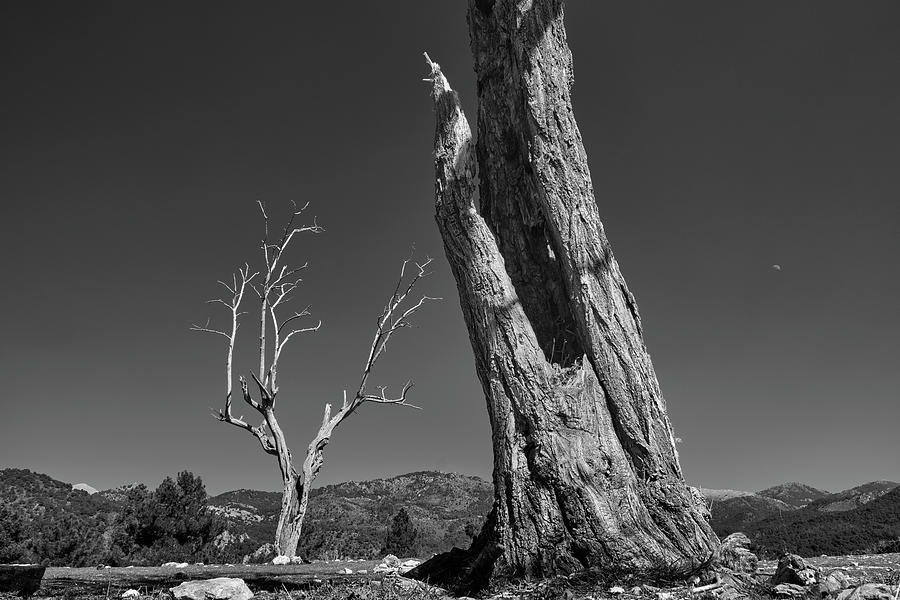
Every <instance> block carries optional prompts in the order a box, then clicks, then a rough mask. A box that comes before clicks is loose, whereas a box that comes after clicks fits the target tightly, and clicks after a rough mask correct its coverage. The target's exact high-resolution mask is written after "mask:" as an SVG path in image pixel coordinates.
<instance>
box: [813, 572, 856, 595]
mask: <svg viewBox="0 0 900 600" xmlns="http://www.w3.org/2000/svg"><path fill="white" fill-rule="evenodd" d="M848 587H850V577H849V576H848V575H847V574H846V573H845V572H843V571H832V572H831V573H829V574H828V575H827V576H826V577H825V578H823V579H822V580H821V581H819V595H820V596H822V597H825V596H837V595H838V594H839V593H840V592H841V591H842V590H844V589H847V588H848Z"/></svg>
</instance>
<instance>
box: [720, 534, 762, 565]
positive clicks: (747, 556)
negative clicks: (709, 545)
mask: <svg viewBox="0 0 900 600" xmlns="http://www.w3.org/2000/svg"><path fill="white" fill-rule="evenodd" d="M719 563H720V564H721V565H722V566H723V567H725V568H727V569H731V570H732V571H738V572H740V573H753V572H755V571H756V567H757V565H758V564H759V559H758V558H756V555H755V554H753V553H752V552H750V538H748V537H747V536H746V535H745V534H743V533H741V532H739V531H738V532H735V533H732V534H731V535H729V536H728V537H726V538H725V539H724V540H722V546H721V548H720V549H719Z"/></svg>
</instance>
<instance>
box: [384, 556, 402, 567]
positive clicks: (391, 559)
mask: <svg viewBox="0 0 900 600" xmlns="http://www.w3.org/2000/svg"><path fill="white" fill-rule="evenodd" d="M381 562H382V563H383V564H385V565H387V566H389V567H397V568H399V567H400V559H399V558H397V557H396V556H394V555H393V554H388V555H387V556H385V557H384V559H383V560H382V561H381Z"/></svg>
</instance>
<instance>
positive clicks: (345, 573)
mask: <svg viewBox="0 0 900 600" xmlns="http://www.w3.org/2000/svg"><path fill="white" fill-rule="evenodd" d="M340 572H341V573H343V574H344V575H353V569H348V568H347V567H344V568H343V569H341V570H340Z"/></svg>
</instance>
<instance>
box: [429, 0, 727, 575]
mask: <svg viewBox="0 0 900 600" xmlns="http://www.w3.org/2000/svg"><path fill="white" fill-rule="evenodd" d="M468 19H469V26H470V34H471V44H472V51H473V54H474V58H475V72H476V75H477V80H478V86H477V89H478V136H477V142H475V141H474V140H473V137H472V135H471V132H470V129H469V125H468V123H467V122H466V119H465V116H464V115H463V113H462V110H461V108H460V105H459V100H458V98H457V96H456V93H455V92H454V91H452V90H451V89H450V86H449V84H448V83H447V80H446V79H445V78H444V76H443V75H442V74H441V72H440V68H439V67H438V65H436V64H432V70H433V78H434V91H433V96H434V100H435V112H436V118H437V130H436V136H435V148H434V152H435V169H436V213H437V214H436V218H437V222H438V226H439V228H440V231H441V235H442V237H443V240H444V246H445V251H446V254H447V258H448V260H449V262H450V265H451V268H452V271H453V274H454V277H455V278H456V282H457V287H458V291H459V296H460V303H461V306H462V310H463V314H464V317H465V321H466V324H467V326H468V330H469V337H470V340H471V342H472V347H473V350H474V353H475V362H476V369H477V372H478V376H479V379H480V380H481V383H482V387H483V389H484V392H485V395H486V397H487V405H488V414H489V417H490V421H491V428H492V432H493V445H494V475H493V479H494V488H495V498H494V507H493V510H492V512H491V515H489V517H488V520H487V522H486V524H485V526H484V529H483V530H482V532H481V534H480V535H479V536H478V537H477V538H476V539H475V541H474V542H473V544H472V547H471V548H470V549H469V550H468V551H459V550H456V551H455V552H454V553H452V554H449V555H442V556H439V557H436V558H435V559H432V560H431V561H429V562H427V563H425V564H424V565H422V566H421V567H419V568H418V569H417V570H416V571H414V572H413V574H414V576H417V577H420V578H423V579H429V580H431V581H433V582H435V583H440V584H443V585H446V586H449V587H451V588H453V589H455V590H456V591H458V592H470V591H472V590H476V589H479V588H481V587H484V586H486V585H489V584H490V583H492V582H495V581H498V580H503V579H508V578H520V577H547V576H554V575H564V574H570V573H573V572H576V571H580V570H584V569H592V568H597V569H600V570H602V571H603V572H604V573H605V574H607V575H612V574H622V575H626V574H630V575H636V576H639V577H647V578H654V579H661V578H678V577H683V576H686V575H688V574H690V573H692V572H695V571H697V570H699V569H701V568H703V567H704V566H706V565H707V564H709V562H710V561H711V560H712V558H713V555H714V553H715V550H716V548H717V547H718V539H717V538H716V536H715V534H714V533H713V532H712V530H711V528H710V526H709V523H708V521H707V516H708V513H707V511H706V509H705V506H703V504H702V501H701V500H700V499H699V497H698V495H697V493H696V491H695V490H692V489H690V488H688V487H687V486H686V485H685V483H684V479H683V476H682V472H681V466H680V464H679V460H678V453H677V451H676V449H675V440H674V435H673V432H672V427H671V425H670V423H669V420H668V416H667V414H666V409H665V403H664V400H663V397H662V394H661V392H660V389H659V384H658V383H657V379H656V375H655V373H654V370H653V366H652V364H651V361H650V357H649V355H648V353H647V350H646V348H645V346H644V342H643V337H642V329H641V320H640V316H639V315H638V310H637V305H636V304H635V300H634V297H633V296H632V295H631V293H630V292H629V291H628V288H627V286H626V285H625V281H624V279H623V278H622V274H621V272H620V271H619V267H618V265H617V263H616V260H615V258H614V257H613V254H612V251H611V249H610V246H609V242H608V241H607V239H606V235H605V233H604V231H603V225H602V224H601V222H600V218H599V215H598V211H597V206H596V203H595V201H594V196H593V188H592V184H591V178H590V173H589V170H588V164H587V157H586V155H585V151H584V147H583V145H582V142H581V135H580V133H579V131H578V127H577V125H576V123H575V118H574V115H573V111H572V102H571V96H570V88H571V85H572V81H573V75H572V58H571V53H570V51H569V48H568V45H567V43H566V35H565V29H564V26H563V10H562V2H561V0H530V1H526V0H495V1H492V0H470V1H469V16H468Z"/></svg>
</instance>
